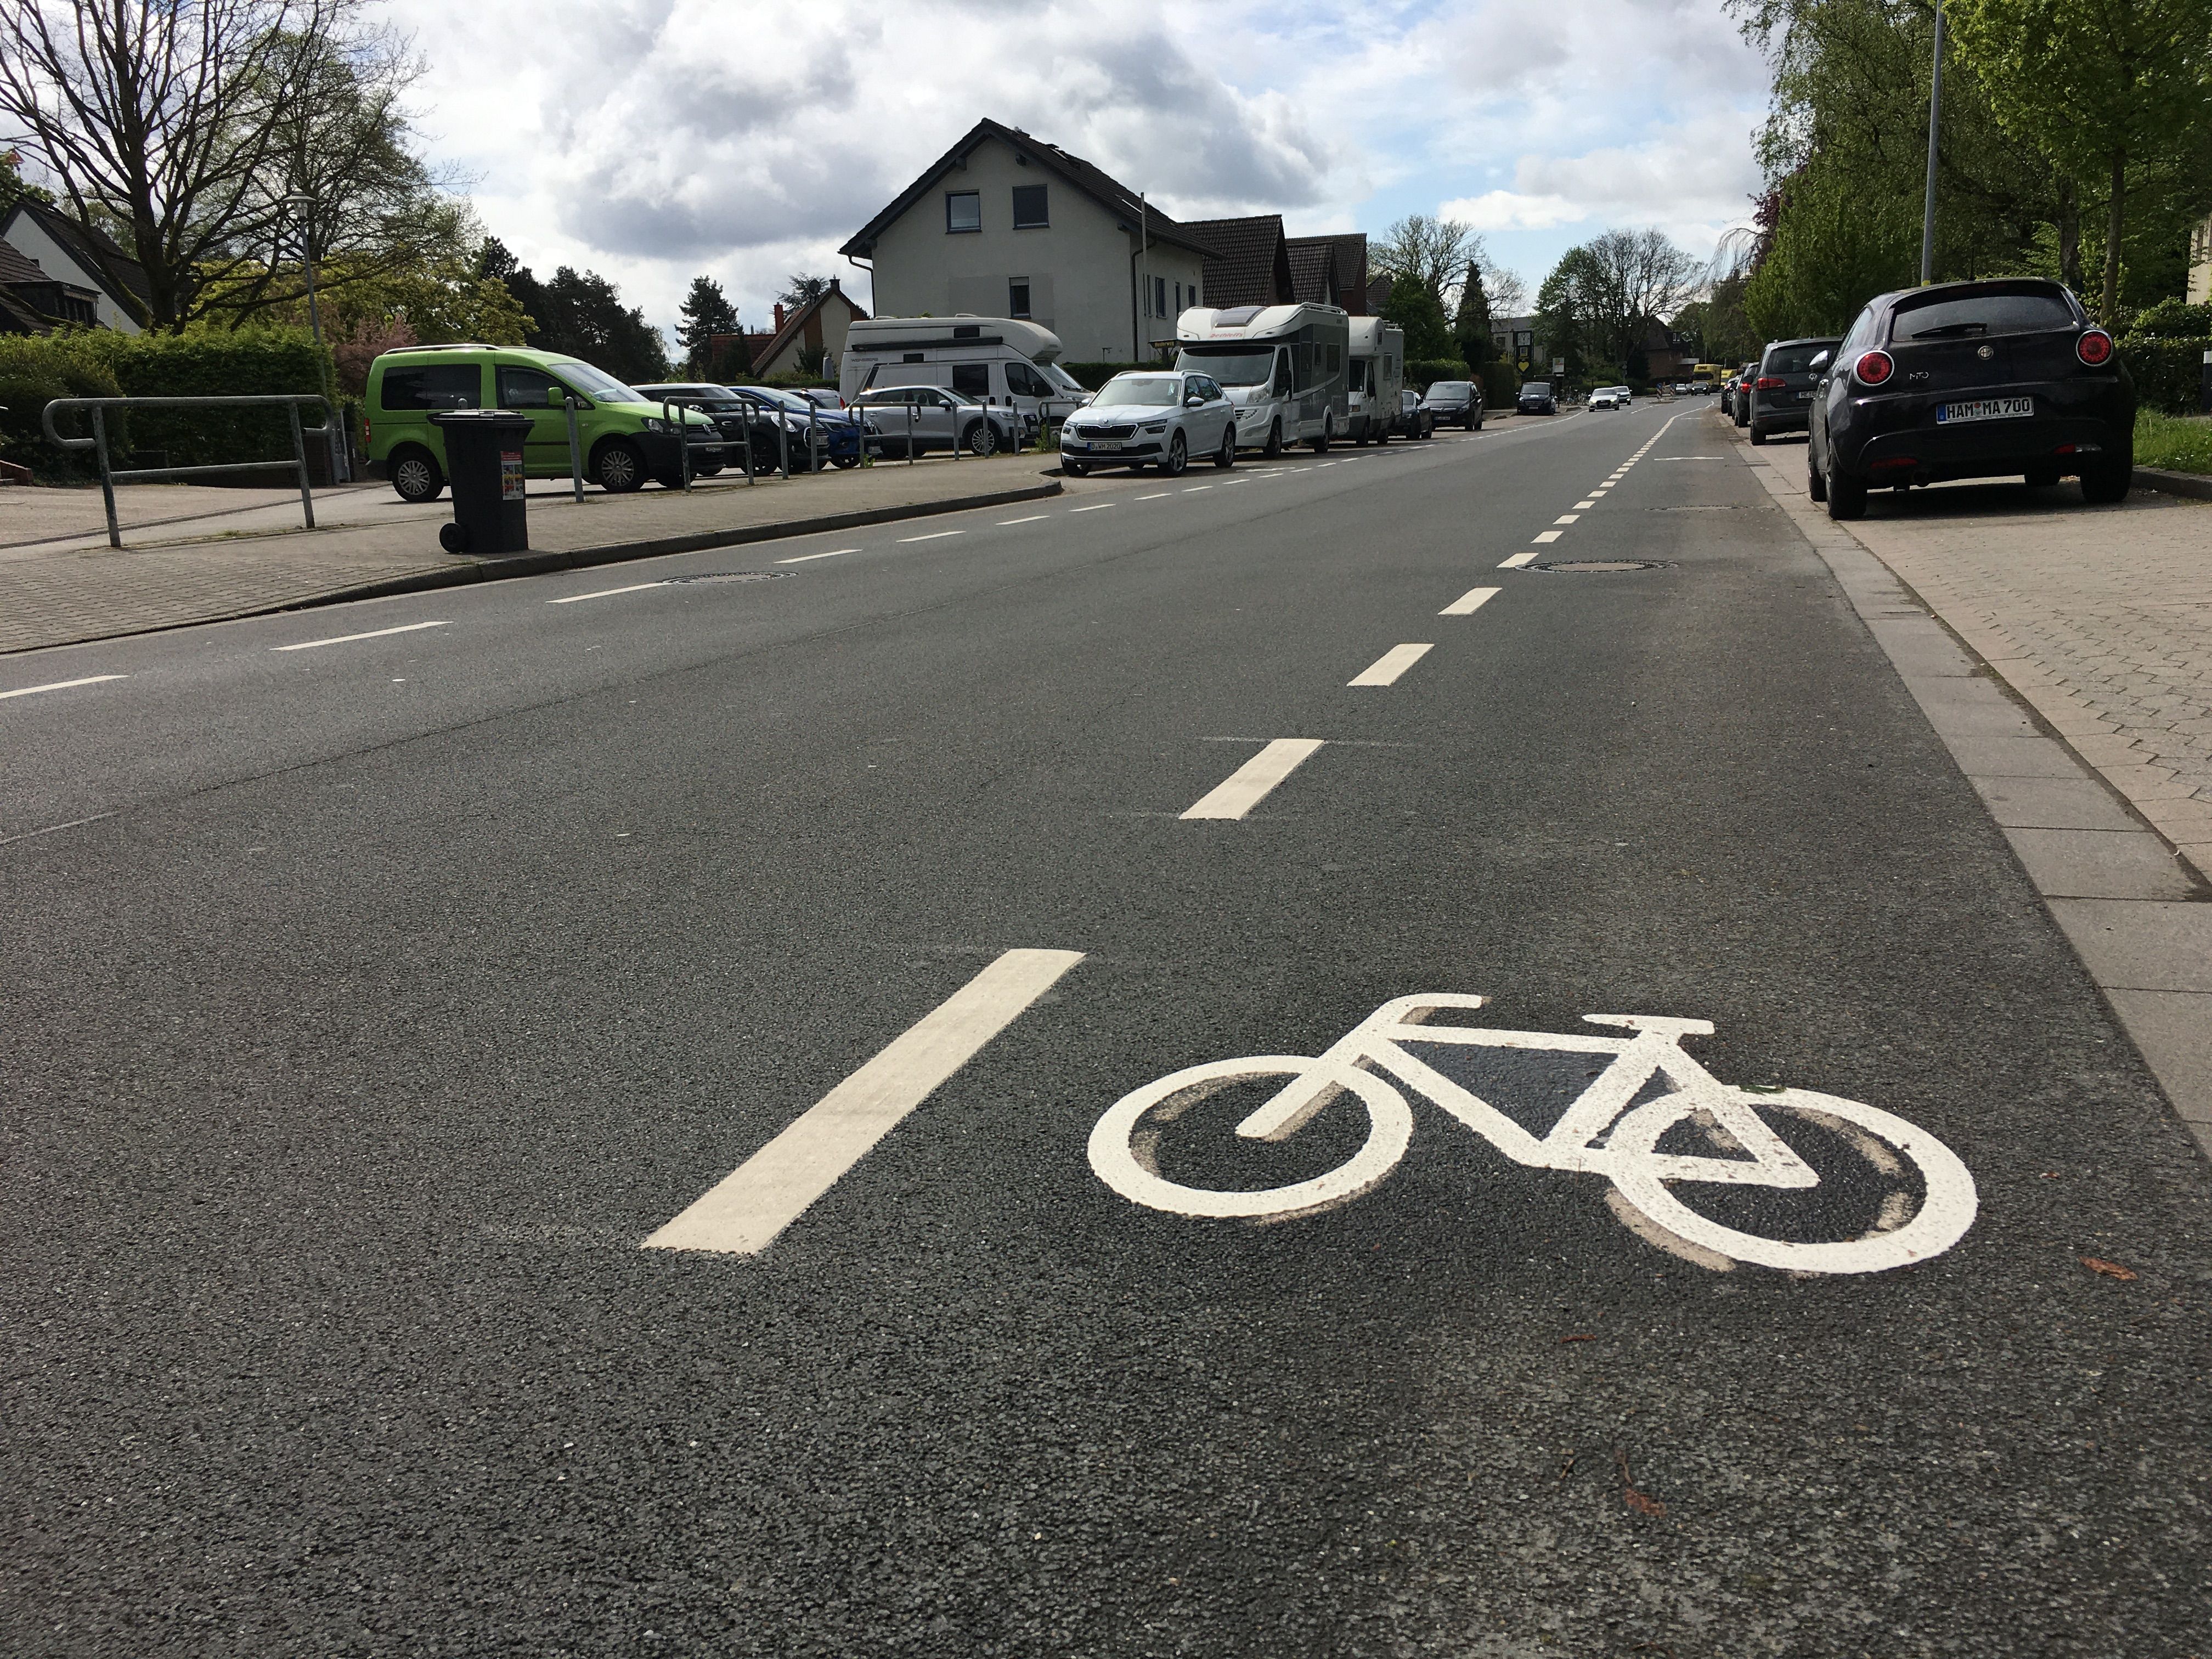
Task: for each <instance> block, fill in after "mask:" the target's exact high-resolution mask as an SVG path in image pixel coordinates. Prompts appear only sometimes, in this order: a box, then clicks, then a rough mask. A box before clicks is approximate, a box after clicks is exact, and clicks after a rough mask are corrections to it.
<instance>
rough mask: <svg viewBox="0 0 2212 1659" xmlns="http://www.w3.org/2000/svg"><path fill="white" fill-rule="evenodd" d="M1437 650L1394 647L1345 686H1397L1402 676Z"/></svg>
mask: <svg viewBox="0 0 2212 1659" xmlns="http://www.w3.org/2000/svg"><path fill="white" fill-rule="evenodd" d="M1436 648H1437V647H1435V645H1434V644H1429V645H1394V646H1392V647H1390V648H1389V650H1388V651H1385V652H1384V653H1383V654H1382V655H1381V656H1379V657H1377V658H1376V659H1375V660H1374V661H1373V662H1371V663H1370V664H1369V665H1367V666H1366V667H1365V668H1364V669H1362V670H1361V671H1359V673H1358V676H1357V677H1355V678H1352V679H1349V680H1346V682H1345V684H1346V685H1347V686H1352V685H1395V684H1397V683H1398V677H1399V676H1400V675H1401V674H1402V673H1404V672H1405V671H1407V669H1408V668H1411V667H1412V666H1413V665H1414V664H1415V663H1417V662H1419V661H1420V659H1422V658H1424V657H1425V656H1427V655H1428V654H1429V653H1430V652H1431V651H1433V650H1435V649H1436Z"/></svg>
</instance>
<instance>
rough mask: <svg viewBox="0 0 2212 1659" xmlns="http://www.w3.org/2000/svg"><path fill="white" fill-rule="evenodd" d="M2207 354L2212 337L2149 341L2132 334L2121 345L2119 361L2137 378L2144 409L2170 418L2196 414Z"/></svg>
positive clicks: (2138, 390)
mask: <svg viewBox="0 0 2212 1659" xmlns="http://www.w3.org/2000/svg"><path fill="white" fill-rule="evenodd" d="M2207 351H2212V337H2204V338H2201V339H2194V340H2186V339H2184V340H2175V339H2158V338H2149V339H2147V338H2145V337H2142V336H2141V335H2136V334H2130V335H2129V336H2128V337H2127V338H2125V339H2124V340H2122V341H2121V342H2120V361H2121V362H2124V363H2125V364H2126V365H2127V366H2128V373H2129V374H2132V375H2134V376H2135V381H2136V395H2137V396H2138V397H2140V398H2142V404H2143V407H2144V408H2146V409H2156V410H2163V411H2164V412H2165V413H2166V414H2168V415H2194V414H2196V413H2197V404H2198V402H2199V399H2200V397H2201V392H2200V391H2199V388H2200V387H2201V386H2203V374H2204V354H2205V353H2206V352H2207Z"/></svg>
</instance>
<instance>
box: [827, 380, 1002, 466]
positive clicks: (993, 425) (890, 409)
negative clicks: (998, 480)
mask: <svg viewBox="0 0 2212 1659" xmlns="http://www.w3.org/2000/svg"><path fill="white" fill-rule="evenodd" d="M848 409H849V410H852V411H855V412H857V413H859V415H860V417H861V418H862V419H864V420H865V421H866V422H867V423H868V425H869V427H870V428H871V429H872V431H873V432H874V433H876V434H878V436H875V437H873V438H872V439H871V442H872V443H873V444H876V445H878V446H880V447H881V453H884V454H885V455H896V456H899V457H901V458H902V459H903V458H904V457H905V456H906V455H907V453H908V450H909V449H911V451H912V453H915V454H916V455H927V453H929V452H930V451H931V450H933V449H942V450H945V451H948V452H949V451H951V450H952V449H954V448H955V447H957V448H961V449H964V450H966V451H967V452H968V453H969V454H971V455H995V454H997V453H999V452H1000V450H1002V449H1014V448H1017V447H1019V445H1020V443H1021V437H1022V416H1021V411H1020V410H1018V409H1001V408H999V407H998V406H996V405H994V404H979V403H977V402H976V401H975V399H974V398H970V397H969V396H968V395H966V394H965V393H964V392H947V391H946V390H945V388H944V387H942V386H877V387H875V388H873V389H872V390H870V391H867V392H862V393H861V394H860V396H859V397H857V398H854V399H853V401H852V403H851V404H849V405H848Z"/></svg>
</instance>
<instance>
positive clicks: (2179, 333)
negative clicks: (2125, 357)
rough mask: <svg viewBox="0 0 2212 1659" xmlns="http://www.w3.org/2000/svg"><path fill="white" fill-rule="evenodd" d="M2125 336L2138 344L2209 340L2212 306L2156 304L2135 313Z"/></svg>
mask: <svg viewBox="0 0 2212 1659" xmlns="http://www.w3.org/2000/svg"><path fill="white" fill-rule="evenodd" d="M2128 334H2129V337H2130V338H2132V339H2138V340H2202V339H2203V338H2205V337H2207V336H2212V304H2207V305H2191V304H2189V303H2187V302H2186V301H2183V300H2179V299H2172V298H2169V299H2164V300H2160V301H2159V302H2158V303H2157V304H2156V305H2154V306H2151V307H2148V308H2147V309H2145V310H2142V311H2139V312H2137V313H2136V319H2135V321H2134V322H2133V323H2131V324H2130V325H2128Z"/></svg>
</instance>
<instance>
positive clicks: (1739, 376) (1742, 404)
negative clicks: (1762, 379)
mask: <svg viewBox="0 0 2212 1659" xmlns="http://www.w3.org/2000/svg"><path fill="white" fill-rule="evenodd" d="M1758 378H1759V365H1758V364H1757V363H1746V364H1745V365H1744V366H1743V367H1742V368H1739V369H1738V370H1736V372H1735V374H1732V375H1730V376H1729V383H1728V401H1727V403H1726V404H1725V407H1726V408H1727V410H1728V412H1729V416H1730V418H1732V419H1733V420H1734V421H1735V423H1736V424H1737V425H1738V426H1749V425H1750V424H1751V383H1752V382H1753V380H1756V379H1758Z"/></svg>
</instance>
